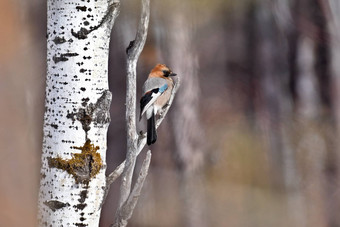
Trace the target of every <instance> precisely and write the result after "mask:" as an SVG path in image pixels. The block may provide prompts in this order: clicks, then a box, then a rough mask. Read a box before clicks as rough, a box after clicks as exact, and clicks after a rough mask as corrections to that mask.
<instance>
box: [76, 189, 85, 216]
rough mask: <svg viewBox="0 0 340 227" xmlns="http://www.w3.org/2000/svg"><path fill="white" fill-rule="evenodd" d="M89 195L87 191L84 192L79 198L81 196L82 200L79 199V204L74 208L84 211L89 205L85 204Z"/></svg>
mask: <svg viewBox="0 0 340 227" xmlns="http://www.w3.org/2000/svg"><path fill="white" fill-rule="evenodd" d="M87 194H88V190H87V189H85V190H82V191H81V192H80V194H79V196H80V198H79V199H78V202H79V204H77V205H74V206H73V207H74V208H76V209H77V210H84V209H85V207H86V206H87V204H86V203H85V201H86V199H87ZM82 214H84V213H82ZM84 220H85V219H84Z"/></svg>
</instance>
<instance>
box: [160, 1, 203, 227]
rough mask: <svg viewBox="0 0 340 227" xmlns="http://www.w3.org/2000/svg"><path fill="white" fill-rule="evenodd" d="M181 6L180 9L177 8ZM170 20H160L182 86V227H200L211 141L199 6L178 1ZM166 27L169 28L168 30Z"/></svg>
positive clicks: (177, 146) (178, 150)
mask: <svg viewBox="0 0 340 227" xmlns="http://www.w3.org/2000/svg"><path fill="white" fill-rule="evenodd" d="M178 5H181V7H180V8H178V7H176V6H178ZM166 7H167V11H168V12H171V13H170V15H166V17H160V18H159V19H161V21H162V23H159V24H158V25H159V26H161V27H162V28H163V29H162V28H160V27H158V28H157V29H160V31H161V32H162V33H163V34H162V37H163V38H164V41H165V43H163V44H164V47H163V48H164V49H165V50H166V52H165V53H162V54H163V55H162V57H164V58H166V59H169V63H167V64H168V65H169V66H170V67H171V69H172V70H173V71H174V72H175V73H177V74H178V76H179V77H180V81H181V87H180V89H179V91H178V94H177V98H176V100H175V102H174V107H175V111H173V112H171V113H170V114H171V115H170V116H171V125H172V135H173V139H174V147H173V152H174V153H173V157H174V161H175V163H176V167H177V176H178V180H179V192H180V195H179V199H180V207H181V211H180V214H181V221H182V223H181V224H182V226H187V227H200V226H202V227H203V226H209V225H208V224H207V214H206V211H208V209H206V208H207V207H206V206H207V205H206V201H205V192H204V191H205V189H204V182H203V180H204V179H203V178H204V177H203V172H202V170H203V169H202V168H203V165H204V160H205V159H204V149H205V147H206V144H207V142H208V141H207V139H206V138H205V137H204V126H203V125H202V123H201V122H200V108H199V102H200V94H201V93H200V85H199V77H198V56H197V53H196V52H195V46H194V45H193V44H194V34H195V27H194V25H195V24H194V23H195V18H196V17H197V15H195V14H194V10H193V9H192V8H193V7H195V5H193V4H190V3H182V2H181V1H174V2H172V3H171V4H168V5H167V6H166ZM164 28H166V29H164Z"/></svg>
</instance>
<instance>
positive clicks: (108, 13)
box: [71, 2, 120, 39]
mask: <svg viewBox="0 0 340 227" xmlns="http://www.w3.org/2000/svg"><path fill="white" fill-rule="evenodd" d="M119 6H120V2H113V3H112V4H111V5H109V6H108V8H107V10H106V13H105V15H104V16H103V18H102V19H101V21H100V22H99V24H98V25H96V26H94V27H90V29H87V28H84V27H82V28H80V30H79V31H78V32H76V31H74V30H73V29H71V34H72V35H73V36H74V37H76V38H77V39H87V35H88V34H90V33H91V32H93V31H95V30H97V29H98V28H100V27H101V26H102V25H103V24H105V23H106V22H107V21H110V20H111V19H112V12H113V11H114V10H115V9H116V8H118V7H119Z"/></svg>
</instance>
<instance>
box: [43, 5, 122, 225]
mask: <svg viewBox="0 0 340 227" xmlns="http://www.w3.org/2000/svg"><path fill="white" fill-rule="evenodd" d="M47 7H48V8H47V9H48V12H47V80H46V100H45V117H44V126H43V127H44V129H43V130H44V138H43V148H42V151H43V152H42V166H41V182H40V193H39V214H38V215H39V224H40V226H98V225H99V218H100V211H101V209H100V208H101V207H100V204H101V203H102V199H103V194H104V190H103V188H105V182H106V180H105V169H106V165H105V160H106V157H105V153H106V133H107V128H108V124H109V122H110V115H109V106H110V102H111V93H110V92H109V90H108V77H107V75H108V51H109V40H110V33H111V28H112V25H113V23H114V20H115V18H116V16H117V15H118V12H119V3H118V2H113V1H107V0H89V1H78V0H48V3H47Z"/></svg>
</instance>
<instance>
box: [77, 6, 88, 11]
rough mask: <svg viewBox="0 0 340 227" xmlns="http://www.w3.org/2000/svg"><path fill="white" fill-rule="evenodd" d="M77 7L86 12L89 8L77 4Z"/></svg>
mask: <svg viewBox="0 0 340 227" xmlns="http://www.w3.org/2000/svg"><path fill="white" fill-rule="evenodd" d="M76 9H77V10H79V11H83V12H85V11H86V10H87V7H86V6H77V7H76Z"/></svg>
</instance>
